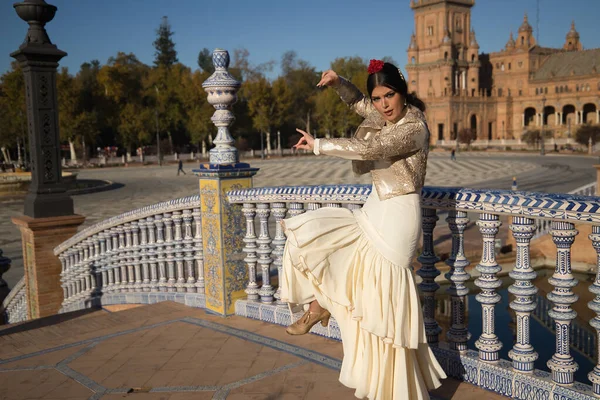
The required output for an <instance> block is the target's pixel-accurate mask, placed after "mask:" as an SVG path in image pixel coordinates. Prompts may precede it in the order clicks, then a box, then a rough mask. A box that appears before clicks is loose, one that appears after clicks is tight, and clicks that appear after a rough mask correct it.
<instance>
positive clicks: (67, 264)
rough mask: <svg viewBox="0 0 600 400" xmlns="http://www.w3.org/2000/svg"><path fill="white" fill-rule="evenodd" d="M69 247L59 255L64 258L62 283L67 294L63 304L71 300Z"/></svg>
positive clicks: (71, 285)
mask: <svg viewBox="0 0 600 400" xmlns="http://www.w3.org/2000/svg"><path fill="white" fill-rule="evenodd" d="M70 254H71V249H70V248H69V249H67V250H65V251H64V252H63V253H62V254H61V255H62V256H63V258H64V260H65V264H64V265H65V267H64V269H63V274H62V278H63V284H64V285H65V288H66V292H67V294H66V295H65V299H64V301H63V305H67V304H69V302H70V301H71V297H72V296H73V284H72V280H71V256H70Z"/></svg>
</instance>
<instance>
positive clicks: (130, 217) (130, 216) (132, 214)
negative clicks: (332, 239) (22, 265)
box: [54, 194, 200, 255]
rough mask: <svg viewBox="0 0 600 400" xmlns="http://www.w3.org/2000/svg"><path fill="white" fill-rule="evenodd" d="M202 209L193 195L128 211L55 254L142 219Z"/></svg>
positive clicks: (65, 244) (85, 232)
mask: <svg viewBox="0 0 600 400" xmlns="http://www.w3.org/2000/svg"><path fill="white" fill-rule="evenodd" d="M190 207H200V195H198V194H196V195H192V196H187V197H181V198H179V199H174V200H168V201H163V202H161V203H157V204H152V205H148V206H144V207H141V208H138V209H135V210H131V211H127V212H125V213H123V214H120V215H117V216H115V217H111V218H109V219H106V220H104V221H101V222H99V223H97V224H95V225H92V226H90V227H88V228H86V229H84V230H82V231H81V232H79V233H77V234H76V235H74V236H73V237H72V238H70V239H68V240H66V241H64V242H63V243H61V244H60V245H59V246H57V247H56V248H55V249H54V254H55V255H59V254H60V253H62V252H64V251H65V250H67V249H68V248H69V247H72V246H74V245H76V244H77V243H79V242H82V241H83V240H85V239H87V238H89V237H90V236H93V235H95V234H97V233H100V232H102V231H104V230H107V229H110V228H113V227H115V226H118V225H122V224H125V223H127V222H132V221H135V220H138V219H140V218H146V217H150V216H152V215H155V214H158V213H169V212H173V211H180V210H183V209H185V208H190Z"/></svg>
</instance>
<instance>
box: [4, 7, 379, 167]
mask: <svg viewBox="0 0 600 400" xmlns="http://www.w3.org/2000/svg"><path fill="white" fill-rule="evenodd" d="M157 34H158V37H157V40H156V41H155V42H154V44H155V48H156V50H157V53H156V60H155V65H154V66H152V67H151V66H148V65H145V64H144V63H142V62H141V61H140V60H139V59H138V58H137V57H136V56H135V55H134V54H132V53H124V52H119V53H117V54H116V55H115V56H114V57H110V58H109V59H108V61H107V63H106V64H104V65H102V64H100V62H99V61H97V60H94V61H90V62H86V63H83V64H82V65H81V67H80V70H79V71H78V72H77V73H76V74H75V75H72V74H71V72H70V71H68V70H67V69H61V70H60V71H58V73H57V80H56V82H57V88H58V93H57V98H58V107H59V124H60V126H59V129H60V135H61V140H62V141H63V144H66V143H67V142H70V143H72V144H74V146H76V148H77V150H78V151H81V150H86V151H83V152H82V153H83V156H84V158H85V156H86V154H87V153H89V149H90V148H92V146H93V147H94V148H95V147H97V146H99V147H105V146H115V145H117V146H121V147H122V148H123V147H124V148H126V149H127V150H128V151H130V152H133V150H134V149H135V148H136V147H139V146H145V145H152V146H154V145H155V144H156V132H157V126H156V125H157V124H156V122H157V121H158V132H159V135H160V137H161V141H162V140H166V139H167V138H168V139H169V143H170V144H172V146H173V148H174V149H175V150H176V151H189V148H187V149H185V150H182V149H181V148H182V147H184V146H188V145H189V144H193V145H197V146H198V147H200V145H201V143H202V141H206V140H207V138H208V136H209V135H212V136H213V137H214V135H215V134H216V132H217V129H216V127H215V126H214V124H213V123H212V121H211V120H210V118H211V117H212V115H213V114H214V112H215V109H214V107H213V106H212V105H210V104H209V103H208V101H207V97H206V92H205V91H204V89H203V88H202V83H203V82H204V81H205V80H206V79H207V78H208V77H209V76H210V75H211V74H212V73H213V72H214V66H213V65H212V54H211V52H210V51H209V50H208V49H206V48H204V49H202V50H201V51H200V52H199V54H198V66H199V67H200V69H197V70H195V71H192V70H191V69H190V68H188V67H186V66H184V65H182V64H180V63H178V62H177V57H176V52H175V48H174V44H173V41H172V35H173V32H172V31H171V28H170V26H169V25H168V22H167V20H166V19H163V23H162V24H161V27H160V28H159V29H158V31H157ZM231 57H232V62H231V66H230V69H229V71H230V73H231V74H232V75H233V76H234V77H235V78H236V79H238V80H240V81H242V87H241V89H240V91H239V93H238V101H237V103H236V104H234V105H233V107H232V109H233V113H234V116H235V118H236V120H235V123H234V124H233V125H232V127H231V132H232V135H233V136H234V138H235V139H236V141H237V142H238V143H243V144H244V145H245V146H246V145H247V146H249V147H250V148H255V149H256V148H258V146H259V145H260V136H259V135H258V133H259V132H263V133H264V132H271V133H275V132H277V131H281V138H282V144H283V146H286V143H287V145H288V146H289V145H290V144H291V142H292V141H294V136H295V135H296V132H295V129H296V128H301V129H305V130H312V131H313V133H318V136H319V137H322V136H324V135H326V134H329V135H330V136H348V134H349V133H351V132H352V131H353V130H354V129H355V128H356V126H358V125H359V124H360V122H361V118H360V117H359V116H357V115H356V114H355V113H354V112H353V111H352V110H351V109H350V108H349V107H348V106H346V105H345V104H344V103H343V102H342V101H341V100H340V99H339V96H338V95H337V93H336V91H335V90H333V89H330V88H329V89H319V88H317V87H316V84H317V82H318V81H319V79H320V76H321V71H316V70H315V68H314V67H313V66H311V65H310V64H309V63H308V62H307V61H305V60H302V59H301V58H300V57H299V56H298V55H297V54H296V53H295V52H293V51H289V52H286V53H285V54H284V55H283V56H282V58H281V63H280V66H281V73H280V75H279V76H278V77H277V78H273V79H271V78H269V76H270V74H269V72H270V71H272V70H273V67H274V62H273V61H270V62H267V63H263V64H259V65H255V64H253V63H252V62H251V59H250V53H249V52H248V51H247V50H246V49H243V48H242V49H235V50H234V51H233V52H232V56H231ZM331 68H332V69H334V70H336V71H337V72H338V73H339V74H340V75H342V76H344V77H345V78H347V79H349V80H350V81H351V82H353V83H354V84H355V85H356V86H357V87H358V88H359V89H360V90H362V91H363V93H365V92H366V79H367V62H366V61H365V60H363V59H361V58H360V57H345V58H338V59H336V60H334V61H333V62H332V63H331ZM24 90H25V89H24V81H23V74H22V72H21V71H20V70H19V68H18V66H17V65H16V64H13V67H12V70H11V71H8V72H6V73H5V74H3V75H2V76H1V77H0V127H1V129H0V145H1V146H9V147H12V148H14V146H15V145H16V141H17V138H18V137H24V136H25V132H26V126H27V119H26V113H25V93H24ZM365 94H366V93H365ZM271 137H272V138H274V137H275V135H271ZM162 150H163V151H164V148H163V149H162Z"/></svg>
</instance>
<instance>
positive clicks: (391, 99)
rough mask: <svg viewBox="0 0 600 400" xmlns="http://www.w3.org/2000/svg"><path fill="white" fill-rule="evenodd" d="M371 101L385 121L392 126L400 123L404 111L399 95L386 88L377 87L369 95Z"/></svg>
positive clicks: (402, 99)
mask: <svg viewBox="0 0 600 400" xmlns="http://www.w3.org/2000/svg"><path fill="white" fill-rule="evenodd" d="M371 101H372V102H373V105H374V106H375V109H376V110H377V111H379V113H380V114H381V115H382V116H383V118H384V119H385V120H386V121H389V122H391V123H394V124H395V123H396V122H398V121H400V118H401V116H402V111H404V98H402V96H401V95H400V93H398V92H396V91H395V90H394V89H390V88H389V87H387V86H377V87H375V89H373V92H372V93H371Z"/></svg>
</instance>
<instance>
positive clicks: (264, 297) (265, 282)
mask: <svg viewBox="0 0 600 400" xmlns="http://www.w3.org/2000/svg"><path fill="white" fill-rule="evenodd" d="M269 207H270V204H269V203H259V204H258V207H257V210H256V213H257V214H258V218H259V221H260V233H259V235H258V239H257V240H256V243H258V249H257V250H256V252H257V253H258V254H259V258H258V264H259V265H260V267H261V269H262V286H261V288H260V290H259V292H258V293H259V295H260V301H262V302H263V303H272V302H273V294H274V293H275V289H273V286H272V285H271V276H270V273H269V270H270V267H271V263H272V262H273V260H272V259H271V251H272V249H271V236H270V235H269V215H270V214H271V209H270V208H269Z"/></svg>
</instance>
